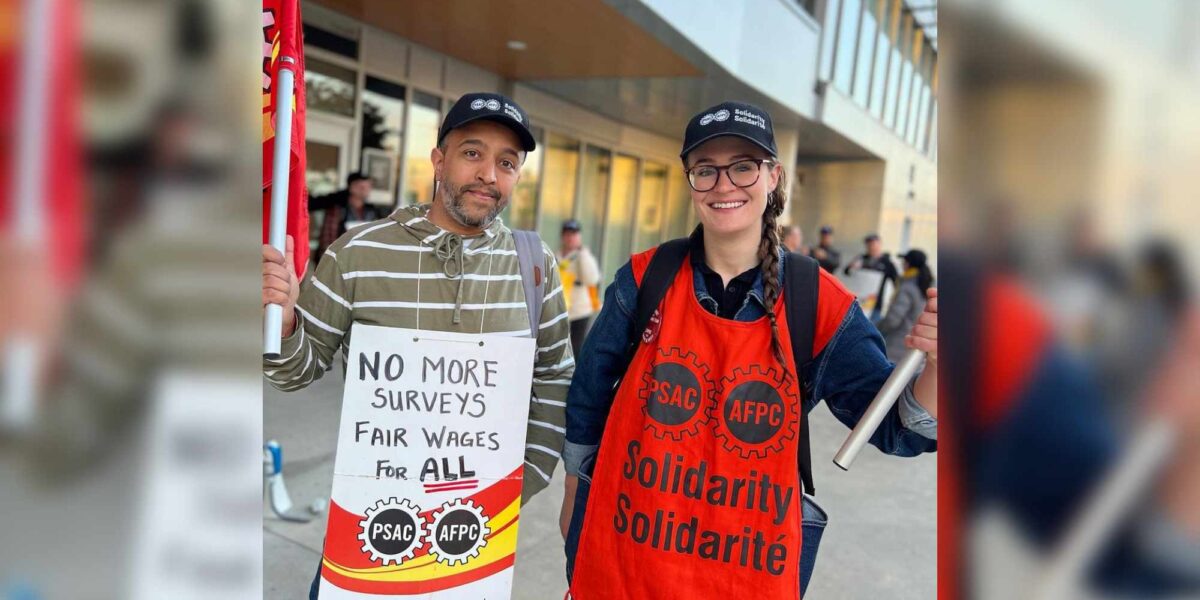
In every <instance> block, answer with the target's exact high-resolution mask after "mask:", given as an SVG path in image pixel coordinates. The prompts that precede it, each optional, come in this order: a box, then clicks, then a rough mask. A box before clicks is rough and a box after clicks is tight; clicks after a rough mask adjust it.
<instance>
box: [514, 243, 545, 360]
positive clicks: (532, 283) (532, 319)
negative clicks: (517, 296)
mask: <svg viewBox="0 0 1200 600" xmlns="http://www.w3.org/2000/svg"><path fill="white" fill-rule="evenodd" d="M512 234H513V240H514V241H515V242H516V244H517V263H518V264H519V265H520V266H521V284H522V287H524V288H525V308H526V309H528V311H529V337H531V338H534V339H537V334H538V325H539V324H540V323H541V322H542V300H543V299H544V298H545V297H546V276H545V274H544V273H542V266H543V265H544V264H546V261H545V259H544V258H543V256H542V238H540V237H538V234H537V232H536V231H526V230H524V229H514V230H513V232H512Z"/></svg>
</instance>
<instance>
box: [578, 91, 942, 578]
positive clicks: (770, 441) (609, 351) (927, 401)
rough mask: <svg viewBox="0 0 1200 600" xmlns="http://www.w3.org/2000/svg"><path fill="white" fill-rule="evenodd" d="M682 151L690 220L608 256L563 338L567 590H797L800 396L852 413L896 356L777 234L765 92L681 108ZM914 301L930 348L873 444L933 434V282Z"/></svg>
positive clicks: (858, 413) (777, 173)
mask: <svg viewBox="0 0 1200 600" xmlns="http://www.w3.org/2000/svg"><path fill="white" fill-rule="evenodd" d="M680 158H681V159H682V160H683V168H684V170H685V173H686V175H687V179H688V183H689V184H690V186H691V189H692V192H691V198H692V203H693V205H694V207H695V212H696V215H697V217H698V218H699V221H700V224H699V226H698V227H697V228H696V230H695V232H694V233H693V234H692V235H691V236H690V237H689V238H687V239H686V240H675V241H672V242H668V243H666V244H663V245H662V246H660V247H658V248H655V249H651V250H649V251H646V252H643V253H641V254H637V255H634V256H633V257H632V259H631V260H630V261H629V262H628V263H626V264H625V265H624V266H623V267H622V268H621V269H620V270H619V271H618V272H617V274H616V277H615V280H614V282H613V285H611V286H609V287H608V289H607V292H606V294H607V296H608V297H607V299H606V301H605V303H604V305H603V306H604V308H603V309H602V311H601V312H600V315H599V317H598V318H597V320H596V322H595V325H594V326H593V329H592V333H591V335H590V336H589V337H588V338H587V340H586V342H585V343H584V346H583V349H582V351H581V352H580V353H579V356H578V357H576V360H577V362H576V368H575V377H574V379H573V381H572V383H571V388H570V391H569V393H568V397H567V408H566V410H567V442H566V448H565V451H564V463H565V465H566V470H567V484H566V495H565V497H564V501H563V507H562V514H561V526H562V529H563V535H564V537H565V539H566V553H567V576H568V580H569V581H570V584H571V595H573V597H574V598H575V599H576V600H597V599H630V600H634V599H637V600H641V599H649V598H653V599H656V600H664V599H669V598H688V599H692V598H720V599H721V600H734V599H740V598H798V597H800V595H801V593H802V590H803V588H804V587H805V586H807V583H808V580H809V576H810V575H811V573H812V568H813V565H814V564H815V559H816V547H817V543H818V542H819V540H820V534H821V531H822V529H823V527H824V524H825V518H824V513H823V512H822V511H821V509H820V508H818V507H817V506H816V505H815V504H814V503H813V502H812V499H811V497H810V496H809V495H808V494H805V493H804V492H805V491H808V492H811V491H812V482H811V477H810V476H805V477H802V473H801V472H802V471H804V470H805V467H806V466H807V464H808V462H809V461H808V460H806V457H807V453H806V450H807V447H808V440H807V439H806V438H807V427H806V426H805V425H806V421H805V420H804V419H803V416H804V415H805V414H806V413H807V411H809V410H811V409H812V407H813V406H814V405H815V404H816V402H817V401H818V400H821V399H824V400H825V401H826V403H827V404H828V405H829V408H830V410H831V411H832V412H833V414H834V416H836V417H837V418H838V419H839V420H840V421H842V422H843V423H845V424H846V426H848V427H853V426H854V425H855V424H856V423H857V422H858V420H859V419H860V418H861V417H862V415H863V413H864V412H865V410H866V408H867V405H868V404H869V403H870V402H871V400H872V399H873V397H874V395H875V393H876V392H877V391H878V390H879V388H880V387H881V386H882V384H883V383H884V381H886V379H887V377H888V375H889V374H890V373H891V371H892V369H893V365H892V364H891V363H890V362H888V360H887V358H886V357H885V355H884V351H883V350H884V346H883V341H882V339H881V338H880V335H879V332H878V331H877V330H876V329H875V328H874V326H872V325H871V323H870V322H869V321H868V320H867V319H866V317H865V316H864V315H863V314H862V311H861V310H860V309H858V308H857V305H856V304H855V302H854V297H853V296H852V295H851V294H850V293H849V292H848V291H847V290H846V289H845V288H843V287H842V286H841V285H840V284H839V283H838V282H837V280H836V279H834V278H833V277H832V276H830V275H829V274H828V273H827V272H825V271H824V270H821V269H818V268H816V266H815V263H814V262H813V261H812V259H809V258H807V257H802V256H799V255H796V254H788V253H786V252H785V251H784V250H783V249H781V244H780V242H779V239H778V227H777V223H776V220H777V219H778V218H779V216H780V215H781V214H783V210H784V206H785V202H786V196H785V193H786V190H787V184H786V175H785V171H784V168H783V165H781V164H780V163H779V161H778V152H777V150H776V145H775V138H774V132H773V129H772V125H771V117H770V115H768V114H767V113H766V111H764V110H762V109H760V108H758V107H756V106H752V105H749V104H743V103H737V102H726V103H723V104H719V105H717V106H714V107H712V108H710V109H708V110H706V111H703V112H701V113H699V114H697V115H696V116H695V117H693V118H692V119H691V121H690V122H689V123H688V126H687V130H686V132H685V135H684V144H683V150H682V152H681V153H680ZM785 300H786V301H785ZM927 307H928V308H927V310H926V312H925V313H924V314H923V315H921V317H920V318H919V319H918V321H917V325H916V326H915V327H914V328H913V330H912V334H911V335H910V336H909V340H908V343H909V346H910V347H914V348H918V349H920V350H923V351H925V352H927V353H928V366H927V368H926V370H925V371H924V373H923V374H922V375H921V376H920V377H919V378H918V379H916V380H915V381H914V382H910V383H909V385H908V386H907V388H906V390H905V392H904V394H903V395H902V397H901V398H900V400H899V402H897V405H896V407H895V408H893V409H892V411H891V413H890V414H889V415H888V416H887V418H886V419H885V420H884V422H883V424H882V425H881V426H880V427H879V429H878V431H877V432H876V433H875V435H874V436H873V437H872V439H871V442H872V443H873V444H874V445H875V446H877V447H879V448H880V449H881V450H882V451H884V452H887V453H889V454H894V455H898V456H914V455H917V454H920V453H923V452H931V451H934V450H935V449H936V446H937V443H936V432H937V422H936V409H937V388H936V377H937V366H936V365H937V360H936V358H937V353H936V351H937V314H936V313H937V301H936V290H932V291H931V293H930V301H929V302H928V305H927ZM651 311H653V312H651ZM643 324H644V325H643ZM809 347H811V351H809ZM805 475H811V469H809V470H808V473H806V474H805ZM802 481H803V483H804V486H803V487H802V486H801V483H802ZM864 542H869V540H864Z"/></svg>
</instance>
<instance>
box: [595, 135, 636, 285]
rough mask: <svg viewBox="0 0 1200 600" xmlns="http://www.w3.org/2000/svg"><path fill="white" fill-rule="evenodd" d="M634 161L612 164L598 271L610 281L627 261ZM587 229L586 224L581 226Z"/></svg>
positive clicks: (620, 158)
mask: <svg viewBox="0 0 1200 600" xmlns="http://www.w3.org/2000/svg"><path fill="white" fill-rule="evenodd" d="M637 176H638V160H637V159H636V158H633V157H631V156H617V158H616V160H614V161H613V179H612V190H611V192H610V193H609V195H608V221H607V222H606V223H605V224H604V244H603V245H604V250H603V252H604V254H603V256H602V257H601V259H600V269H601V270H602V271H603V273H604V278H603V279H604V281H612V278H613V276H614V275H616V273H617V269H619V268H621V265H623V264H625V262H626V261H628V260H629V253H630V252H629V249H630V246H631V243H632V241H633V208H634V201H635V200H636V199H637V178H638V177H637ZM583 225H584V227H585V228H586V227H587V224H586V223H584V224H583Z"/></svg>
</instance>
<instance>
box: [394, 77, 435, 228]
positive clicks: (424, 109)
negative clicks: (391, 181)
mask: <svg viewBox="0 0 1200 600" xmlns="http://www.w3.org/2000/svg"><path fill="white" fill-rule="evenodd" d="M440 105H441V100H440V99H439V98H438V97H437V96H434V95H432V94H426V93H425V92H421V91H417V90H413V93H412V105H411V106H409V109H408V127H407V128H406V129H405V132H406V134H405V139H404V149H405V153H406V156H407V158H406V159H405V165H404V194H403V203H404V204H405V205H410V204H423V203H426V202H429V201H431V200H432V199H433V165H432V164H431V163H430V162H429V153H430V151H432V150H433V148H434V147H435V146H437V132H438V126H440V125H441V111H440V110H439V109H438V107H439V106H440Z"/></svg>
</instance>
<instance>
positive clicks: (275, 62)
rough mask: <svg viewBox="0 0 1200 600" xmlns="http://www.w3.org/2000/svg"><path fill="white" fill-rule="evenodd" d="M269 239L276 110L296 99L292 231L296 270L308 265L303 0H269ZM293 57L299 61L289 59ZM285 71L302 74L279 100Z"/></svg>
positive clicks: (289, 218) (266, 64)
mask: <svg viewBox="0 0 1200 600" xmlns="http://www.w3.org/2000/svg"><path fill="white" fill-rule="evenodd" d="M262 6H263V8H262V18H263V243H267V240H268V235H269V233H270V218H271V184H272V181H271V177H272V173H271V164H272V162H273V160H274V154H275V142H276V139H275V109H276V107H277V106H279V105H280V104H279V103H280V102H287V101H290V102H292V106H293V111H292V158H291V166H290V167H289V169H288V181H289V183H288V215H287V232H288V235H291V236H292V237H294V238H295V239H296V274H297V275H298V276H300V277H304V269H305V267H306V266H307V265H308V193H307V190H306V189H305V182H304V32H303V25H302V22H301V20H300V0H263V5H262ZM285 58H290V59H291V60H292V61H294V62H289V61H288V60H285ZM280 69H290V70H291V71H292V72H294V73H295V74H296V76H295V80H296V88H295V92H294V94H293V96H292V98H290V99H287V98H279V93H278V89H277V86H276V85H275V84H276V82H277V81H278V75H279V71H280Z"/></svg>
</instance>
